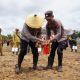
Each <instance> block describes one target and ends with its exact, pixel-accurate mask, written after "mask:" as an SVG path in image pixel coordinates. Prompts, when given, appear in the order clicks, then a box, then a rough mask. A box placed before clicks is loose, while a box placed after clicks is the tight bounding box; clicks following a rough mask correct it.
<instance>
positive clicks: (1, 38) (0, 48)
mask: <svg viewBox="0 0 80 80" xmlns="http://www.w3.org/2000/svg"><path fill="white" fill-rule="evenodd" d="M1 32H2V29H1V28H0V55H1V56H3V51H2V48H3V36H2V34H1Z"/></svg>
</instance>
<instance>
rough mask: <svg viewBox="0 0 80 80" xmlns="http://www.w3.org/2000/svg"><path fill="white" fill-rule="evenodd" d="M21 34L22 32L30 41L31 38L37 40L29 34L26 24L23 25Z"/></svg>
mask: <svg viewBox="0 0 80 80" xmlns="http://www.w3.org/2000/svg"><path fill="white" fill-rule="evenodd" d="M22 34H23V35H24V36H25V37H26V38H27V39H29V40H31V41H33V40H34V41H37V40H39V38H37V37H35V36H33V35H31V33H30V32H29V30H28V29H27V26H26V24H25V25H24V27H23V30H22Z"/></svg>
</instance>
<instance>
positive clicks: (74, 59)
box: [0, 46, 80, 80]
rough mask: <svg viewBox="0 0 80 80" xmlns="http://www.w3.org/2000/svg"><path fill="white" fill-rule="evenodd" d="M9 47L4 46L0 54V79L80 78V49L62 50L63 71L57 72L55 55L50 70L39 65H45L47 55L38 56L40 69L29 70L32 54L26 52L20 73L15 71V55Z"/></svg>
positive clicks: (49, 79)
mask: <svg viewBox="0 0 80 80" xmlns="http://www.w3.org/2000/svg"><path fill="white" fill-rule="evenodd" d="M10 49H11V48H10V47H6V46H4V48H3V54H4V56H0V80H80V50H79V49H78V52H77V53H75V52H71V51H70V48H67V50H65V51H64V57H63V72H57V70H56V66H57V55H56V56H55V62H54V65H53V69H52V70H43V69H42V67H41V66H43V67H45V66H46V65H47V59H48V55H47V56H45V55H42V54H40V56H39V62H38V67H39V68H40V70H31V69H29V67H31V66H32V54H31V53H28V54H27V56H25V58H24V61H23V63H22V73H20V74H16V73H15V64H16V63H17V58H18V57H17V55H15V54H12V53H11V51H10Z"/></svg>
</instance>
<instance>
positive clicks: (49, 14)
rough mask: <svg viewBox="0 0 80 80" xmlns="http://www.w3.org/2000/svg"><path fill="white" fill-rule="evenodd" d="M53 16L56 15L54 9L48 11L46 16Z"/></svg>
mask: <svg viewBox="0 0 80 80" xmlns="http://www.w3.org/2000/svg"><path fill="white" fill-rule="evenodd" d="M51 16H54V15H53V11H46V13H45V17H51Z"/></svg>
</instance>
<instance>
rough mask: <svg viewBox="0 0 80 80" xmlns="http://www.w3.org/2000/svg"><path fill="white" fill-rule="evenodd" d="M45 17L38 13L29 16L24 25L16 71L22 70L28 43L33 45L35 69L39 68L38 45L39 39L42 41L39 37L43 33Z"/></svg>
mask: <svg viewBox="0 0 80 80" xmlns="http://www.w3.org/2000/svg"><path fill="white" fill-rule="evenodd" d="M43 20H44V19H43V18H42V17H40V16H38V15H30V16H27V18H26V21H25V24H24V27H23V29H22V32H21V44H20V48H21V49H20V54H19V56H18V64H17V65H16V73H19V72H20V71H21V63H22V61H23V59H24V56H25V55H26V52H27V47H28V45H29V46H30V47H31V50H32V54H33V67H32V68H33V69H34V70H35V69H37V63H38V56H39V54H38V49H37V47H36V42H37V41H40V42H41V41H42V40H41V39H39V36H40V34H41V26H42V25H43Z"/></svg>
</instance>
